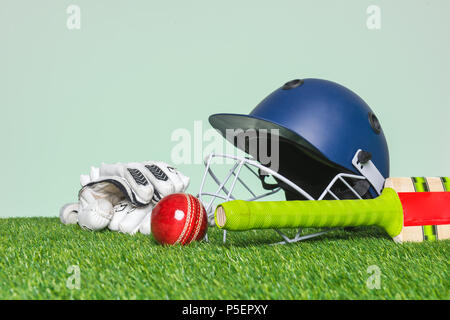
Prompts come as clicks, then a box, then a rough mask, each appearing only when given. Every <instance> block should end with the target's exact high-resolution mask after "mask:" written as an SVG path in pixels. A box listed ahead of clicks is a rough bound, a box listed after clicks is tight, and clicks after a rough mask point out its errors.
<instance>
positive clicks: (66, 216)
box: [59, 202, 79, 224]
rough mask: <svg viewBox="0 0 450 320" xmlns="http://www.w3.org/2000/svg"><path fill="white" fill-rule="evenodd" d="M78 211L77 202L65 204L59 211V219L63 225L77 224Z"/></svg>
mask: <svg viewBox="0 0 450 320" xmlns="http://www.w3.org/2000/svg"><path fill="white" fill-rule="evenodd" d="M78 210H79V205H78V202H77V203H67V204H65V205H64V206H62V207H61V209H60V210H59V219H60V220H61V222H62V223H63V224H76V223H77V222H78Z"/></svg>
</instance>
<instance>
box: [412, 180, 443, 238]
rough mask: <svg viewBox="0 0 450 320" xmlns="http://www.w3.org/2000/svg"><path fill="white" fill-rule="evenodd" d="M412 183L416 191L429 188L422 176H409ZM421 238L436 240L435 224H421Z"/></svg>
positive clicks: (426, 190) (424, 190)
mask: <svg viewBox="0 0 450 320" xmlns="http://www.w3.org/2000/svg"><path fill="white" fill-rule="evenodd" d="M411 179H412V182H413V184H414V189H415V190H416V192H428V191H430V188H429V187H428V183H427V179H425V178H424V177H413V178H411ZM422 232H423V239H424V240H428V241H436V240H437V230H436V226H422Z"/></svg>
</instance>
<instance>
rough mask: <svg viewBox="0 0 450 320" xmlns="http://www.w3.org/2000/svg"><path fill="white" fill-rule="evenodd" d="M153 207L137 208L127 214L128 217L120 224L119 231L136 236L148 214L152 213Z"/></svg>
mask: <svg viewBox="0 0 450 320" xmlns="http://www.w3.org/2000/svg"><path fill="white" fill-rule="evenodd" d="M151 209H152V207H151V205H148V206H146V207H140V208H135V209H134V210H132V211H130V212H128V213H127V215H126V217H124V218H123V219H122V221H121V222H120V223H119V231H120V232H123V233H128V234H135V233H136V232H137V231H138V230H139V226H140V224H141V223H142V220H143V219H144V218H145V216H146V215H147V213H148V212H149V211H151Z"/></svg>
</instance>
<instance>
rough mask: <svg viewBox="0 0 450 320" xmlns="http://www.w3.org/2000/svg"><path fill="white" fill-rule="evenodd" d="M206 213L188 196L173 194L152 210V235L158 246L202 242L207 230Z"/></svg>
mask: <svg viewBox="0 0 450 320" xmlns="http://www.w3.org/2000/svg"><path fill="white" fill-rule="evenodd" d="M207 220H208V219H207V216H206V211H205V208H204V207H203V205H202V204H201V202H200V200H198V199H197V198H196V197H194V196H193V195H190V194H186V193H174V194H171V195H168V196H166V197H164V198H163V199H161V200H160V201H159V202H158V203H157V204H156V206H155V207H154V208H153V210H152V234H153V237H154V238H155V240H156V241H158V242H159V243H160V244H182V245H185V244H189V243H191V242H192V241H194V240H202V239H203V237H204V236H205V234H206V229H207V228H208V221H207Z"/></svg>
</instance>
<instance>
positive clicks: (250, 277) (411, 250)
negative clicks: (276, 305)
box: [0, 218, 450, 299]
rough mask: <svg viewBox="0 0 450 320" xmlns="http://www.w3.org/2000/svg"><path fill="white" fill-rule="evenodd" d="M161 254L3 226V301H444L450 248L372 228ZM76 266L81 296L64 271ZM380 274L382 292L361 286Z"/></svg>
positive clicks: (123, 239)
mask: <svg viewBox="0 0 450 320" xmlns="http://www.w3.org/2000/svg"><path fill="white" fill-rule="evenodd" d="M221 236H222V233H221V232H220V231H219V230H217V229H215V228H214V229H210V243H194V244H192V245H189V246H187V247H181V246H174V247H163V246H160V245H157V244H156V243H155V241H154V240H153V238H152V237H148V236H144V235H141V234H138V235H135V236H129V235H125V234H120V233H116V232H110V231H103V232H89V231H85V230H82V229H80V228H79V227H78V226H76V225H73V226H64V225H62V224H61V223H59V220H58V219H56V218H11V219H0V253H1V256H0V299H449V297H450V296H449V288H450V282H449V274H448V270H449V264H448V256H449V249H450V242H449V241H441V242H426V243H406V244H402V245H399V244H395V243H394V242H393V241H392V240H390V239H388V238H387V237H386V236H385V235H384V233H383V232H382V231H379V230H378V229H376V228H362V229H358V230H357V231H353V232H345V231H335V232H333V233H330V234H328V235H326V236H322V237H320V238H317V239H313V240H308V241H305V242H301V243H297V244H292V245H284V246H282V245H278V246H269V245H268V244H269V243H272V242H275V241H278V240H279V237H278V235H277V234H276V233H275V232H273V231H270V230H269V231H250V232H244V233H230V234H229V240H230V241H229V242H228V243H227V244H226V245H223V244H222V243H221ZM71 265H78V266H79V268H80V275H81V278H80V279H81V285H80V289H69V288H67V286H66V283H67V279H68V278H69V277H70V276H71V275H72V274H71V273H68V272H67V269H68V267H69V266H71ZM371 265H377V266H378V267H379V268H380V271H381V278H380V281H381V282H380V286H381V288H380V289H369V288H368V287H367V285H366V281H367V279H368V277H369V276H370V275H371V274H369V273H367V268H368V267H369V266H371Z"/></svg>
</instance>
